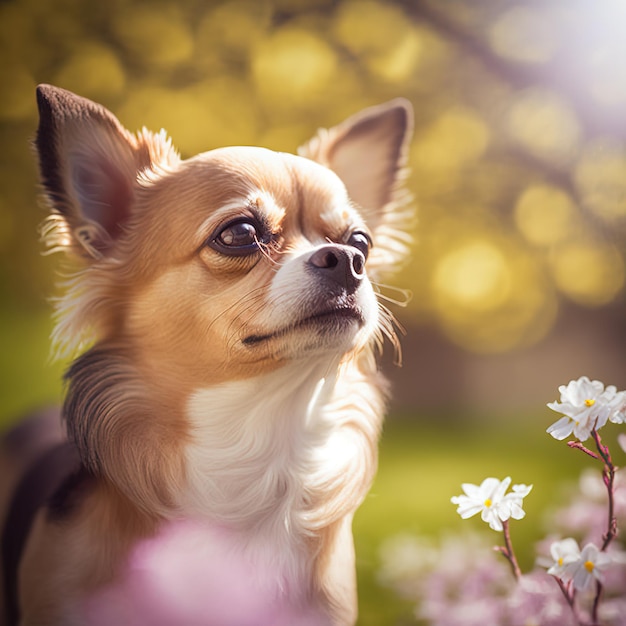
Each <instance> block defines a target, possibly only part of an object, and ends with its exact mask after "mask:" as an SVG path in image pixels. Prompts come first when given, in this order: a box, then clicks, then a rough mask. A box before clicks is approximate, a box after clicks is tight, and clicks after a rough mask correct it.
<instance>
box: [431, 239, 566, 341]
mask: <svg viewBox="0 0 626 626" xmlns="http://www.w3.org/2000/svg"><path fill="white" fill-rule="evenodd" d="M493 235H494V236H493V238H488V237H487V236H480V235H478V234H477V236H476V238H474V239H471V240H466V241H465V243H462V242H461V243H458V244H457V246H458V247H453V248H451V249H450V251H449V252H446V253H444V255H443V256H442V257H441V259H440V260H438V262H437V263H436V266H435V269H434V274H433V280H432V290H433V299H434V303H435V312H436V317H437V319H438V321H439V323H440V325H441V328H442V330H443V332H444V333H445V334H446V335H447V336H448V338H449V339H450V340H452V341H453V342H454V343H456V344H458V345H459V346H462V347H463V348H465V349H467V350H470V351H472V352H479V353H496V352H504V351H507V350H511V349H513V348H516V347H520V346H526V345H529V344H532V343H534V342H536V341H538V340H539V339H541V338H542V337H543V336H545V334H546V333H547V332H548V331H549V329H550V328H551V327H552V324H553V323H554V319H555V317H556V313H557V301H556V298H555V295H554V291H553V290H552V289H551V288H550V286H549V284H548V282H547V281H546V279H545V276H544V274H543V273H542V269H541V265H540V264H538V263H537V262H536V261H534V260H533V259H532V258H531V257H530V256H529V255H528V254H527V253H525V252H524V251H523V250H522V249H521V248H519V247H518V246H517V245H514V244H513V243H512V242H511V241H507V240H502V239H500V238H499V237H497V236H495V233H494V234H493Z"/></svg>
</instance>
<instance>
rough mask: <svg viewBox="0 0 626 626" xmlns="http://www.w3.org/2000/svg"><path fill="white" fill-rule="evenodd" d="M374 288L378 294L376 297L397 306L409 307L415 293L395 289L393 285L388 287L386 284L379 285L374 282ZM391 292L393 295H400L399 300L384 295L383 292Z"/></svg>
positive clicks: (398, 288) (408, 290)
mask: <svg viewBox="0 0 626 626" xmlns="http://www.w3.org/2000/svg"><path fill="white" fill-rule="evenodd" d="M372 286H373V287H374V290H375V292H376V296H377V297H378V298H381V299H382V300H385V301H386V302H390V303H391V304H395V305H397V306H401V307H406V306H408V305H409V303H410V302H411V300H412V299H413V292H412V291H411V290H410V289H402V288H400V287H394V286H393V285H386V284H384V283H378V282H374V281H372ZM382 289H385V290H389V291H391V292H393V293H396V294H398V295H399V298H394V297H392V296H390V295H387V294H384V293H383V292H382V291H381V290H382Z"/></svg>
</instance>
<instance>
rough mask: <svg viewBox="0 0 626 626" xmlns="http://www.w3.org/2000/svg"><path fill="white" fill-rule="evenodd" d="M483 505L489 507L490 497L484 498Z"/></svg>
mask: <svg viewBox="0 0 626 626" xmlns="http://www.w3.org/2000/svg"><path fill="white" fill-rule="evenodd" d="M485 506H486V507H487V508H489V507H490V506H491V498H487V499H486V500H485Z"/></svg>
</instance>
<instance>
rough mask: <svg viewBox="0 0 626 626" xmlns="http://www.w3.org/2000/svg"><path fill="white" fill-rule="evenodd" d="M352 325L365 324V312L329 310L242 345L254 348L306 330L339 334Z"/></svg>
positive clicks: (249, 336) (243, 341)
mask: <svg viewBox="0 0 626 626" xmlns="http://www.w3.org/2000/svg"><path fill="white" fill-rule="evenodd" d="M352 324H357V325H358V326H363V325H364V324H365V318H364V317H363V312H362V311H361V309H360V308H359V307H356V306H353V307H341V308H335V309H327V310H323V311H320V312H318V313H315V314H314V315H309V316H307V317H304V318H302V319H301V320H299V321H297V322H296V323H295V324H290V325H289V326H285V327H284V328H279V329H278V330H274V331H272V332H269V333H265V334H253V335H248V336H247V337H245V338H244V339H243V340H242V343H243V344H244V345H246V346H254V345H256V344H259V343H262V342H264V341H269V340H271V339H277V338H279V337H284V336H286V335H289V334H290V333H292V332H294V331H298V330H306V329H307V328H317V329H320V330H322V331H326V332H329V333H332V332H338V331H341V330H343V329H344V328H347V327H348V326H350V325H352Z"/></svg>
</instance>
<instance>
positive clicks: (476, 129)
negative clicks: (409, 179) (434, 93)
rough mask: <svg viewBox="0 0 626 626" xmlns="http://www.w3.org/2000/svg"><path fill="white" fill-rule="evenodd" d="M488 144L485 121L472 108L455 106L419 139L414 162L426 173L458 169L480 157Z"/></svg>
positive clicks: (415, 145)
mask: <svg viewBox="0 0 626 626" xmlns="http://www.w3.org/2000/svg"><path fill="white" fill-rule="evenodd" d="M488 143H489V130H488V128H487V125H486V124H485V122H484V121H483V120H482V119H481V118H480V117H479V116H478V115H476V113H474V112H473V111H471V110H470V109H467V108H463V107H458V106H455V107H453V108H451V109H448V110H447V111H445V112H444V113H442V114H441V115H440V116H439V117H438V118H437V119H436V120H435V122H434V123H433V124H431V126H430V127H428V129H427V130H426V132H425V133H423V134H422V135H421V136H419V137H418V138H417V140H416V141H415V143H414V148H413V154H412V157H413V159H412V161H413V163H414V165H415V167H416V168H419V169H420V170H423V171H425V172H434V171H442V170H443V171H446V170H452V169H457V168H460V167H462V166H463V165H465V164H466V163H468V162H470V161H473V160H475V159H478V158H480V157H481V156H482V154H483V153H484V152H485V150H486V148H487V145H488Z"/></svg>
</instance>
